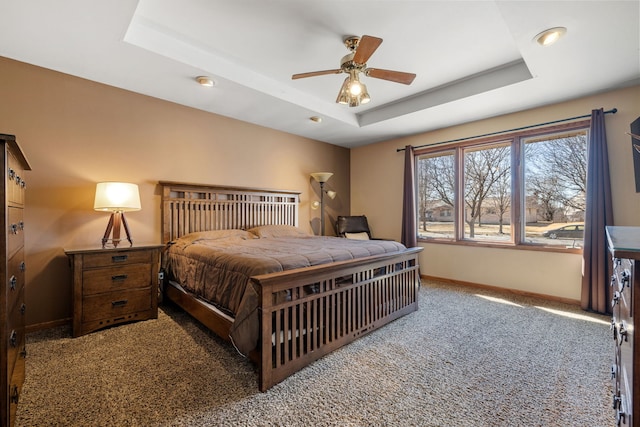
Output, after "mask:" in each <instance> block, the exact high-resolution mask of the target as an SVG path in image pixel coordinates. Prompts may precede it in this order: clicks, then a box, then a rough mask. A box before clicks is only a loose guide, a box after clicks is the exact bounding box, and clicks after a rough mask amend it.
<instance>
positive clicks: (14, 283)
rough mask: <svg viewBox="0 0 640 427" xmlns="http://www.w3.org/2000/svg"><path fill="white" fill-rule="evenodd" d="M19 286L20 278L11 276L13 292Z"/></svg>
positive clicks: (10, 284)
mask: <svg viewBox="0 0 640 427" xmlns="http://www.w3.org/2000/svg"><path fill="white" fill-rule="evenodd" d="M17 284H18V278H17V277H16V276H11V279H9V287H10V288H11V290H12V291H15V290H16V285H17Z"/></svg>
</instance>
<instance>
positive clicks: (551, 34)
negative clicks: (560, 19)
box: [533, 27, 567, 46]
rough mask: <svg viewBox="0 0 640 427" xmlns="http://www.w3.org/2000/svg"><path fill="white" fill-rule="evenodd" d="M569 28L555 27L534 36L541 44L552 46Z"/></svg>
mask: <svg viewBox="0 0 640 427" xmlns="http://www.w3.org/2000/svg"><path fill="white" fill-rule="evenodd" d="M566 32H567V29H566V28H565V27H553V28H549V29H547V30H544V31H543V32H541V33H538V34H536V36H535V37H534V38H533V39H534V40H535V41H536V42H538V44H539V45H540V46H550V45H552V44H554V43H555V42H557V41H558V40H560V38H561V37H562V36H564V35H565V33H566Z"/></svg>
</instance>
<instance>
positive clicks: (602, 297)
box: [582, 109, 613, 314]
mask: <svg viewBox="0 0 640 427" xmlns="http://www.w3.org/2000/svg"><path fill="white" fill-rule="evenodd" d="M587 153H588V156H589V157H588V161H587V195H586V210H585V229H584V251H583V254H582V257H583V266H582V268H583V271H582V308H583V309H585V310H590V311H596V312H598V313H603V314H611V304H610V301H611V291H610V288H611V287H610V286H609V280H610V278H609V276H610V274H611V261H610V257H609V254H608V252H607V238H606V234H605V226H607V225H613V208H612V206H611V183H610V179H609V155H608V154H607V136H606V131H605V125H604V111H603V110H602V109H599V110H593V111H592V112H591V127H590V129H589V147H588V151H587Z"/></svg>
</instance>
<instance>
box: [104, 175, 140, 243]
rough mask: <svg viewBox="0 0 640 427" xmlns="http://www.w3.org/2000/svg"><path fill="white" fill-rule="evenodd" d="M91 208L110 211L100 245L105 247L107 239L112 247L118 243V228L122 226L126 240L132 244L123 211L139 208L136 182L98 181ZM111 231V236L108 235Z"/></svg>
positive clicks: (137, 209)
mask: <svg viewBox="0 0 640 427" xmlns="http://www.w3.org/2000/svg"><path fill="white" fill-rule="evenodd" d="M93 209H94V210H97V211H106V212H111V217H110V218H109V223H108V224H107V229H106V230H105V232H104V236H103V237H102V247H103V248H104V247H106V245H107V242H108V241H109V240H111V241H112V243H113V246H114V247H118V244H119V243H120V228H121V226H122V227H124V231H125V234H126V236H127V240H128V241H129V244H130V245H133V241H132V240H131V233H129V225H128V224H127V220H126V218H125V217H124V213H125V212H129V211H139V210H140V194H139V192H138V186H137V185H136V184H129V183H126V182H99V183H98V185H97V186H96V198H95V201H94V204H93ZM112 231H113V238H112V239H109V235H110V234H111V232H112Z"/></svg>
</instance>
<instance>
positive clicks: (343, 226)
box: [336, 215, 372, 239]
mask: <svg viewBox="0 0 640 427" xmlns="http://www.w3.org/2000/svg"><path fill="white" fill-rule="evenodd" d="M363 232H364V233H367V235H368V236H369V239H371V238H372V237H371V231H370V230H369V222H368V221H367V217H366V216H365V215H352V216H339V217H338V220H337V221H336V235H337V236H338V237H345V235H344V233H363Z"/></svg>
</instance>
